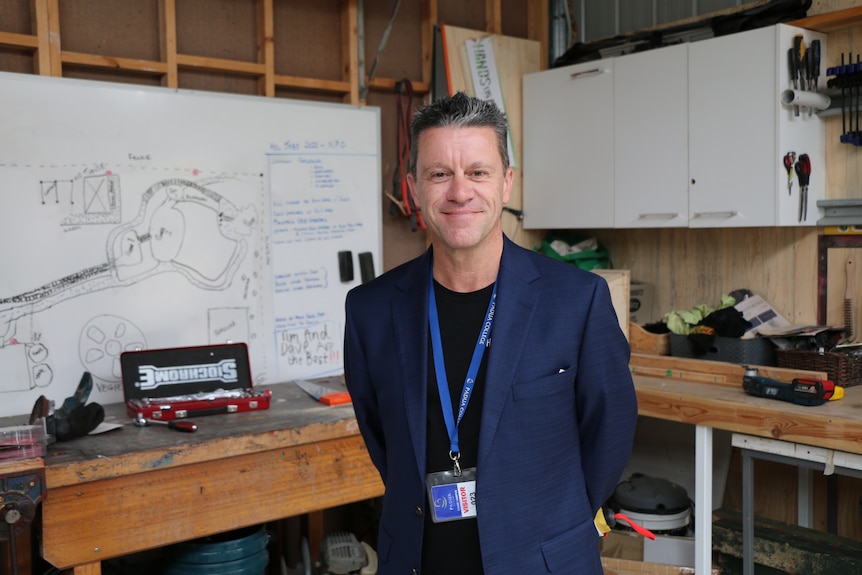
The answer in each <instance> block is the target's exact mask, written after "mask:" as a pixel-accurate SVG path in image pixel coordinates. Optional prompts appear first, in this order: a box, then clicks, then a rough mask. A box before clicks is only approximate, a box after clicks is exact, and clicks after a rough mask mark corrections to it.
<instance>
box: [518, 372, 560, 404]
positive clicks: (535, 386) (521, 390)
mask: <svg viewBox="0 0 862 575" xmlns="http://www.w3.org/2000/svg"><path fill="white" fill-rule="evenodd" d="M574 386H575V382H574V376H573V375H572V371H571V369H565V370H561V371H559V372H558V373H553V374H551V375H546V376H545V377H541V378H539V379H532V380H530V381H524V382H521V383H516V384H515V385H513V386H512V399H514V400H515V401H524V400H529V399H538V398H542V397H550V396H556V395H565V394H566V393H568V394H571V395H574Z"/></svg>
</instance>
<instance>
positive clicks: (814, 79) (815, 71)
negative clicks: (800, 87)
mask: <svg viewBox="0 0 862 575" xmlns="http://www.w3.org/2000/svg"><path fill="white" fill-rule="evenodd" d="M809 52H810V53H811V54H810V62H811V68H810V72H809V81H810V84H809V86H808V89H809V90H812V91H814V92H816V91H817V84H818V82H819V79H820V40H812V41H811V46H809Z"/></svg>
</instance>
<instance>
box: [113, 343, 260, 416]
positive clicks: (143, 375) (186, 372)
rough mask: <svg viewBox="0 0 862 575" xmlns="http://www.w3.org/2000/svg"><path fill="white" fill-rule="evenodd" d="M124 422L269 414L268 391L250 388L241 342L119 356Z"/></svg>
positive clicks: (248, 367)
mask: <svg viewBox="0 0 862 575" xmlns="http://www.w3.org/2000/svg"><path fill="white" fill-rule="evenodd" d="M120 367H121V369H122V374H123V396H124V398H125V401H126V412H127V413H128V414H129V416H130V417H138V415H139V414H140V415H141V416H142V417H144V418H147V419H161V420H172V419H184V418H186V417H198V416H202V415H214V414H217V413H236V412H243V411H255V410H261V409H269V401H270V397H271V396H272V392H271V391H270V390H266V391H258V390H255V389H252V381H251V368H250V366H249V361H248V347H247V346H246V344H244V343H231V344H223V345H209V346H199V347H175V348H166V349H151V350H144V351H128V352H124V353H122V354H120Z"/></svg>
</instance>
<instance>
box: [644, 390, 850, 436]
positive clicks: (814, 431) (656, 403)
mask: <svg viewBox="0 0 862 575" xmlns="http://www.w3.org/2000/svg"><path fill="white" fill-rule="evenodd" d="M633 378H634V382H635V389H636V390H637V395H638V413H639V414H640V415H645V416H649V417H656V418H660V419H668V420H673V421H680V422H684V423H690V424H694V425H704V426H708V427H713V428H716V429H724V430H728V431H733V432H739V433H748V434H751V435H758V436H761V437H769V438H772V439H781V440H784V441H792V442H794V443H804V444H807V445H814V446H817V447H823V448H827V449H836V450H840V451H847V452H850V453H862V386H859V387H850V388H847V389H845V396H844V398H843V399H840V400H836V401H828V402H826V403H825V404H823V405H818V406H803V405H795V404H793V403H789V402H786V401H778V400H775V399H767V398H762V397H755V396H752V395H749V394H747V393H745V392H744V391H743V390H742V386H741V385H739V386H736V385H727V384H720V385H717V384H714V383H707V382H693V381H687V380H683V379H673V378H661V377H651V376H644V375H638V374H634V375H633Z"/></svg>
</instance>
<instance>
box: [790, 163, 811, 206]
mask: <svg viewBox="0 0 862 575" xmlns="http://www.w3.org/2000/svg"><path fill="white" fill-rule="evenodd" d="M793 167H794V168H795V169H796V177H797V178H799V221H800V222H804V221H805V220H806V219H808V182H809V181H810V180H811V158H809V157H808V154H800V155H799V159H798V160H796V165H794V166H793Z"/></svg>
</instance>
